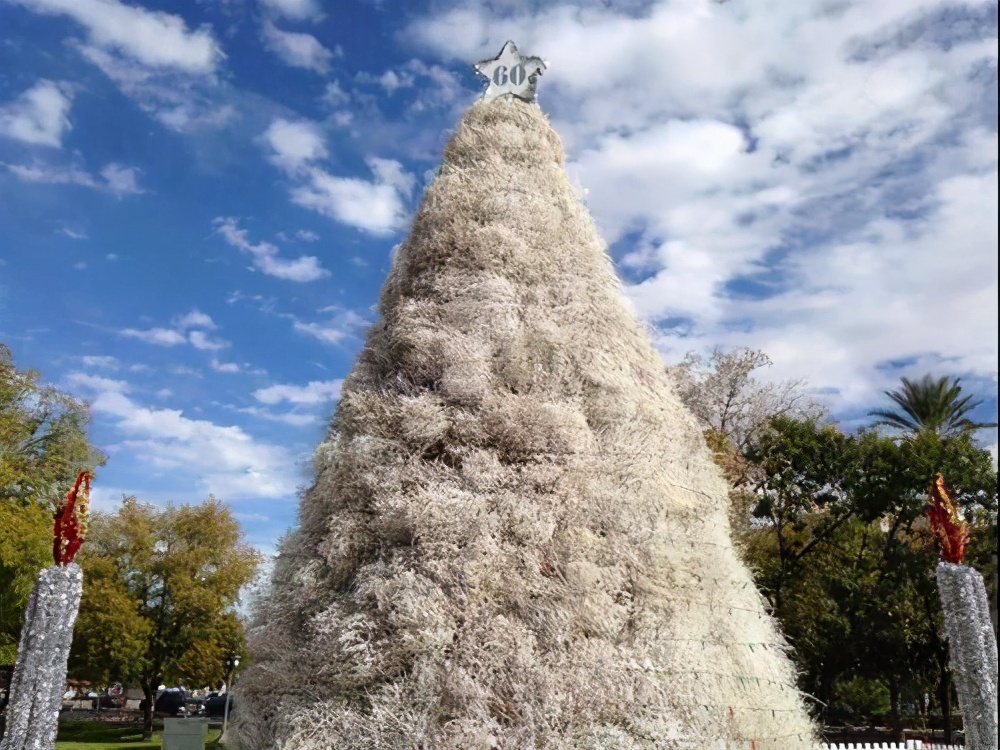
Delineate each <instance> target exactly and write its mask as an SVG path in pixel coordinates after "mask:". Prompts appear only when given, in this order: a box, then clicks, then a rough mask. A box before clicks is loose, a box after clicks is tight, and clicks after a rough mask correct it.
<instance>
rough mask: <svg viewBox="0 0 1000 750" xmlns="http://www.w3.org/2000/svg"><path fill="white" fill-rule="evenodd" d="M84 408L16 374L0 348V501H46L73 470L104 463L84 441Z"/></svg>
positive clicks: (32, 377) (31, 375) (26, 374)
mask: <svg viewBox="0 0 1000 750" xmlns="http://www.w3.org/2000/svg"><path fill="white" fill-rule="evenodd" d="M88 420H89V413H88V410H87V407H86V405H85V404H84V403H83V402H81V401H79V400H78V399H75V398H73V397H72V396H69V395H67V394H65V393H61V392H60V391H58V390H57V389H55V388H53V387H52V386H44V385H41V384H40V382H39V375H38V373H37V372H34V371H22V370H18V369H17V368H16V367H15V366H14V362H13V359H12V358H11V353H10V350H9V349H8V348H7V347H6V346H4V345H3V344H0V502H7V501H14V502H18V503H20V504H22V505H26V504H28V503H31V502H39V501H41V502H45V503H51V502H52V501H53V500H56V499H58V498H60V497H61V496H62V495H63V494H64V493H65V492H66V491H67V490H68V489H69V488H70V487H71V486H72V484H73V480H74V479H75V478H76V475H77V473H78V472H80V471H81V470H83V469H92V468H93V467H95V466H101V465H103V464H104V456H103V455H102V454H101V453H100V452H99V451H97V450H96V449H95V448H94V447H93V446H91V445H90V444H89V443H88V442H87V435H86V426H87V422H88Z"/></svg>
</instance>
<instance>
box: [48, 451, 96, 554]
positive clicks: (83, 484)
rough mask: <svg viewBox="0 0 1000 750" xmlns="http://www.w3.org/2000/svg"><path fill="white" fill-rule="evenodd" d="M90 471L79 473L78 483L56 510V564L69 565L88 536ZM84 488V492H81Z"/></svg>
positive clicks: (54, 543)
mask: <svg viewBox="0 0 1000 750" xmlns="http://www.w3.org/2000/svg"><path fill="white" fill-rule="evenodd" d="M90 479H91V476H90V472H89V471H81V472H80V473H79V474H77V477H76V484H74V485H73V489H71V490H70V491H69V492H67V493H66V500H65V501H64V502H63V503H61V504H60V505H59V506H58V507H57V508H56V512H55V522H56V523H55V528H54V529H53V533H54V536H55V539H54V540H53V542H52V557H53V558H55V561H56V565H69V564H70V563H71V562H73V558H74V557H76V553H77V552H79V551H80V546H81V545H82V544H83V540H84V539H86V538H87V520H88V519H87V516H88V515H89V513H90ZM81 490H82V492H81Z"/></svg>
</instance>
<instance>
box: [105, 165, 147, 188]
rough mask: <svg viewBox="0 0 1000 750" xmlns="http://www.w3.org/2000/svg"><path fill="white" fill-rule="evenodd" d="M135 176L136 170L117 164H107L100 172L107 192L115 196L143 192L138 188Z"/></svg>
mask: <svg viewBox="0 0 1000 750" xmlns="http://www.w3.org/2000/svg"><path fill="white" fill-rule="evenodd" d="M137 175H138V170H136V169H135V167H122V166H119V165H118V164H108V165H107V166H106V167H104V169H102V170H101V177H103V178H104V182H105V184H106V185H107V188H108V190H110V191H111V192H112V193H114V194H115V195H124V194H126V193H142V192H144V191H143V190H142V188H140V187H139V184H138V180H137V179H136V178H137Z"/></svg>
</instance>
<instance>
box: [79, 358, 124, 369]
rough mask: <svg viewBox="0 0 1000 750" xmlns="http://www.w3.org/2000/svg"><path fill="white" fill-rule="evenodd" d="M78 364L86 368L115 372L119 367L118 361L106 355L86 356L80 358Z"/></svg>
mask: <svg viewBox="0 0 1000 750" xmlns="http://www.w3.org/2000/svg"><path fill="white" fill-rule="evenodd" d="M80 362H81V363H82V364H83V365H84V366H86V367H99V368H102V369H105V370H117V369H118V367H119V362H118V360H117V359H116V358H115V357H111V356H107V355H86V356H83V357H80Z"/></svg>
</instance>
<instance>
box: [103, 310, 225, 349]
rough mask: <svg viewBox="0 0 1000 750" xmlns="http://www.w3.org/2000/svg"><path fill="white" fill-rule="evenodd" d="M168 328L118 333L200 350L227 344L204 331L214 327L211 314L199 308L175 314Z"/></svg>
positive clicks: (124, 330) (158, 343)
mask: <svg viewBox="0 0 1000 750" xmlns="http://www.w3.org/2000/svg"><path fill="white" fill-rule="evenodd" d="M170 323H171V327H170V328H163V327H154V328H144V329H137V328H125V329H123V330H121V331H119V332H118V333H119V334H120V335H121V336H124V337H126V338H131V339H137V340H139V341H143V342H145V343H147V344H154V345H156V346H168V347H169V346H180V345H181V344H190V345H191V346H193V347H194V348H195V349H200V350H202V351H218V350H220V349H225V348H226V347H228V346H229V342H228V341H225V340H223V339H218V338H212V337H211V336H209V335H208V334H207V333H206V332H205V331H206V330H213V329H215V328H216V325H215V321H213V320H212V318H211V316H209V315H206V314H205V313H203V312H201V311H200V310H191V311H190V312H187V313H184V314H183V315H178V316H175V317H174V318H173V319H172V320H171V321H170Z"/></svg>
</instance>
